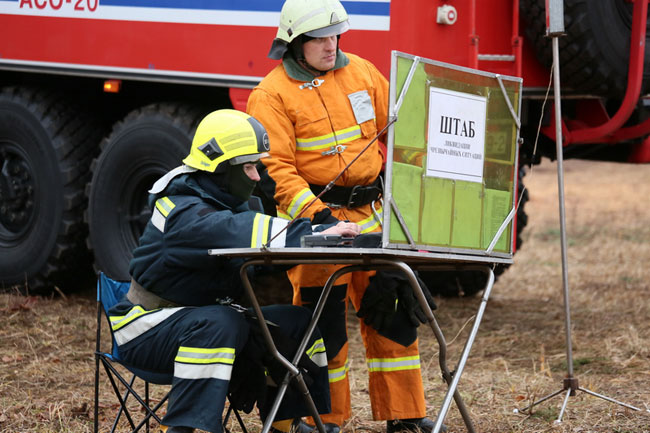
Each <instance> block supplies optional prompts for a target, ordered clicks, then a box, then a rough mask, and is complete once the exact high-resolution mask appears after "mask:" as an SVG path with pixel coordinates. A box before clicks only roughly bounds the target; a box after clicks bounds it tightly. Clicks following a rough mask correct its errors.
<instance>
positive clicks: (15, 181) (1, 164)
mask: <svg viewBox="0 0 650 433" xmlns="http://www.w3.org/2000/svg"><path fill="white" fill-rule="evenodd" d="M33 214H34V177H33V176H32V171H31V167H30V165H29V162H28V160H27V159H26V158H25V157H24V155H23V154H22V153H21V152H18V151H17V149H16V148H15V147H13V146H9V145H6V144H5V145H1V144H0V227H1V228H2V235H3V237H4V235H6V234H7V232H8V233H9V234H10V236H11V237H12V238H14V237H18V236H19V235H20V234H21V233H22V232H24V231H25V230H26V229H27V227H29V223H30V220H31V218H32V215H33Z"/></svg>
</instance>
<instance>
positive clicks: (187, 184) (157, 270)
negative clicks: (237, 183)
mask: <svg viewBox="0 0 650 433" xmlns="http://www.w3.org/2000/svg"><path fill="white" fill-rule="evenodd" d="M210 176H211V175H210V174H208V173H204V172H196V173H191V174H183V175H180V176H178V177H175V178H174V179H173V180H172V181H171V182H170V183H169V185H168V186H167V187H166V188H165V190H164V191H162V192H161V193H159V194H157V195H153V194H152V195H151V196H150V198H149V202H150V205H151V206H152V208H153V215H152V217H151V220H149V222H148V223H147V226H146V228H145V230H144V233H143V234H142V237H141V238H140V244H139V246H138V247H137V248H136V249H135V250H134V251H133V259H132V260H131V263H130V266H129V272H130V274H131V276H132V277H133V279H135V281H137V282H138V283H139V284H140V285H142V286H143V287H144V288H145V289H147V290H149V291H151V292H153V293H155V294H156V295H158V296H160V297H161V298H163V299H166V300H168V301H172V302H174V303H177V304H179V305H191V306H201V305H209V304H214V303H216V300H217V299H218V298H225V297H231V298H234V299H237V298H239V297H240V296H241V294H242V293H243V287H242V283H241V280H240V276H239V268H240V266H241V265H242V263H243V261H244V260H243V259H227V258H219V257H216V256H210V255H208V250H209V249H213V248H248V247H260V246H262V245H263V244H266V243H267V242H268V241H269V240H270V239H271V238H272V237H273V235H274V234H275V233H277V232H279V231H280V229H282V228H283V227H285V226H286V225H287V223H288V221H287V220H284V219H281V218H273V217H270V216H267V215H264V214H260V213H257V212H253V211H251V210H250V208H249V207H248V204H247V203H246V202H242V201H241V200H239V199H237V198H235V197H233V196H232V195H230V194H228V193H226V192H224V191H223V190H222V189H220V188H219V187H218V186H217V185H216V184H215V183H214V182H213V181H212V179H211V178H210ZM322 228H324V227H322V226H321V229H322ZM308 234H312V226H311V222H310V221H309V219H307V218H301V219H299V220H296V221H295V222H294V223H293V224H291V225H290V226H289V228H288V229H287V230H285V231H284V232H282V234H281V235H280V236H278V237H277V238H276V239H275V240H274V241H273V242H272V243H271V247H284V246H287V247H298V246H300V238H301V237H302V236H303V235H308Z"/></svg>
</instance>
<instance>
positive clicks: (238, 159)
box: [228, 152, 270, 165]
mask: <svg viewBox="0 0 650 433" xmlns="http://www.w3.org/2000/svg"><path fill="white" fill-rule="evenodd" d="M269 156H270V155H269V154H268V153H267V152H262V153H254V154H252V155H241V156H235V157H234V158H230V159H229V160H228V162H230V165H239V164H245V163H247V162H257V161H259V160H260V159H262V158H268V157H269Z"/></svg>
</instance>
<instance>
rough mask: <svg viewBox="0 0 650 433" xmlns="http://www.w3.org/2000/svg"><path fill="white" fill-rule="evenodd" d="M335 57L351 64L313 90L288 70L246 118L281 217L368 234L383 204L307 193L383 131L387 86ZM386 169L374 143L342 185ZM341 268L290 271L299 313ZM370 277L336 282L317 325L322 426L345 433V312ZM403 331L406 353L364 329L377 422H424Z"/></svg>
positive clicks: (269, 79)
mask: <svg viewBox="0 0 650 433" xmlns="http://www.w3.org/2000/svg"><path fill="white" fill-rule="evenodd" d="M339 56H343V57H344V58H345V56H347V58H348V59H349V63H348V64H347V65H345V66H343V67H340V68H336V69H334V70H330V71H328V72H327V73H325V74H324V75H322V76H319V77H316V78H314V79H313V80H312V81H311V82H309V81H307V82H305V81H301V80H298V79H295V78H292V76H291V75H293V76H295V74H291V70H290V69H287V68H286V67H285V65H286V63H283V64H280V65H278V66H277V67H276V68H274V69H273V70H272V71H271V72H270V73H269V74H268V75H267V76H266V77H265V78H264V79H263V80H262V82H261V83H260V84H259V85H258V86H257V87H256V88H255V89H254V90H253V92H252V93H251V96H250V97H249V100H248V107H247V111H248V113H249V114H251V115H252V116H253V117H255V118H256V119H258V120H259V121H260V122H261V123H262V124H263V125H264V127H265V128H266V130H267V132H268V134H269V139H270V146H271V150H270V154H271V158H267V159H265V160H263V162H264V164H265V165H266V167H267V170H268V174H269V175H270V177H271V179H272V180H273V181H274V182H275V194H274V198H275V201H276V203H277V211H278V215H279V216H285V217H287V218H293V217H295V216H297V215H299V214H300V215H301V216H302V217H313V216H314V215H315V214H318V213H319V212H320V211H323V210H324V209H327V208H328V207H329V208H330V209H331V212H332V215H333V216H334V217H336V218H338V219H339V220H349V221H353V222H356V223H357V224H359V225H361V226H362V232H363V233H367V232H372V231H379V230H381V225H380V218H381V211H382V208H381V204H380V201H379V200H378V201H376V202H374V203H373V204H371V203H368V204H365V205H362V206H358V207H353V208H348V207H346V206H331V205H330V206H328V204H327V203H325V202H323V201H321V200H320V199H316V195H317V194H314V192H313V191H312V189H311V188H310V184H311V185H312V186H313V185H320V186H325V185H327V184H328V183H329V182H330V181H332V180H333V179H334V178H335V177H336V176H337V175H338V174H339V173H340V172H341V170H343V168H344V167H345V166H346V165H347V164H348V163H349V162H350V161H352V159H353V158H355V157H357V156H358V155H359V153H360V152H361V150H362V149H363V148H364V147H365V146H366V145H367V144H368V143H369V142H370V141H371V140H372V139H373V138H374V137H375V136H376V135H377V133H378V132H380V131H381V129H382V128H383V127H384V126H385V125H386V122H387V110H388V82H387V81H386V79H385V78H384V76H383V75H381V73H380V72H379V71H378V70H377V69H376V68H375V67H374V65H372V64H371V63H370V62H368V61H366V60H364V59H362V58H360V57H358V56H355V55H352V54H347V55H346V54H343V53H342V52H340V51H339ZM286 61H287V60H286V59H285V60H284V62H286ZM382 165H383V154H382V150H381V147H380V143H379V141H375V142H374V143H373V144H372V145H371V146H370V147H369V148H368V150H366V151H365V152H364V153H363V154H362V155H361V156H360V157H359V159H358V160H357V161H356V162H354V164H352V165H351V166H350V167H349V169H348V170H346V171H345V172H344V173H343V175H342V176H341V177H340V178H339V179H338V180H337V181H336V185H339V186H345V187H352V186H355V185H362V186H365V185H370V184H372V183H373V181H375V179H377V177H378V176H379V175H380V172H381V170H382ZM314 199H316V201H315V202H314ZM311 202H313V203H311ZM310 203H311V205H310ZM372 206H374V212H373V208H372ZM335 269H336V267H335V266H331V265H301V266H297V267H295V268H293V269H291V270H290V271H289V274H288V275H289V279H290V280H291V283H292V285H293V288H294V298H293V300H294V304H298V305H305V306H310V305H311V306H312V307H313V306H314V305H315V303H316V301H317V300H318V295H319V294H320V291H321V289H322V287H323V286H324V284H325V282H326V281H327V278H328V277H329V276H330V275H331V274H332V272H334V270H335ZM372 275H374V272H355V273H351V274H346V275H344V276H342V277H341V278H339V279H338V280H337V281H336V283H335V286H334V288H333V290H332V293H331V295H330V297H329V299H328V302H327V305H326V306H325V309H324V311H323V314H322V316H321V321H320V328H321V329H324V330H326V331H325V332H323V338H324V340H325V347H326V349H327V354H328V356H329V357H330V359H329V360H328V369H329V380H330V391H331V395H332V413H330V414H329V415H324V416H323V417H322V418H323V421H324V422H332V423H336V424H339V425H342V424H343V422H345V421H346V420H347V419H348V418H349V417H350V390H349V381H348V374H347V371H348V342H347V331H346V317H347V314H346V312H347V309H348V301H351V302H352V305H353V306H354V308H355V309H356V310H357V311H358V310H359V307H360V305H361V298H362V297H363V294H364V292H365V289H366V287H367V286H368V281H369V278H370V277H371V276H372ZM404 332H409V333H413V339H412V340H411V342H410V344H409V345H408V346H403V345H401V344H398V343H396V342H395V341H392V340H391V339H389V338H386V337H384V336H382V335H379V333H378V332H377V331H376V330H375V329H373V328H371V327H369V326H366V325H365V324H364V323H363V321H362V322H361V335H362V337H363V342H364V345H365V347H366V362H367V364H368V371H369V391H370V399H371V404H372V412H373V417H374V419H376V420H389V419H405V418H420V417H423V416H425V402H424V390H423V387H422V378H421V373H420V358H419V351H418V343H417V339H416V338H415V332H414V329H413V328H410V329H405V330H404Z"/></svg>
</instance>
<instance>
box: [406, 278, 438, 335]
mask: <svg viewBox="0 0 650 433" xmlns="http://www.w3.org/2000/svg"><path fill="white" fill-rule="evenodd" d="M400 275H401V276H402V277H403V280H402V284H400V285H399V286H398V288H397V297H398V308H403V309H404V310H405V311H406V314H407V316H408V318H409V320H410V321H411V324H412V325H413V326H414V327H416V328H417V327H418V326H420V323H428V322H429V320H428V319H427V316H426V314H424V310H422V307H421V306H420V303H419V302H418V299H417V298H416V297H415V293H413V288H412V287H411V284H410V282H409V280H408V278H406V275H404V274H402V273H400ZM415 276H416V278H417V280H418V283H419V284H420V288H421V289H422V293H423V294H424V298H425V299H426V300H427V304H429V308H431V309H432V310H435V309H436V308H438V306H437V305H436V303H435V301H434V300H433V296H431V292H429V289H428V288H427V286H426V285H425V284H424V281H422V280H421V279H420V277H419V276H418V275H417V273H416V274H415Z"/></svg>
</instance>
